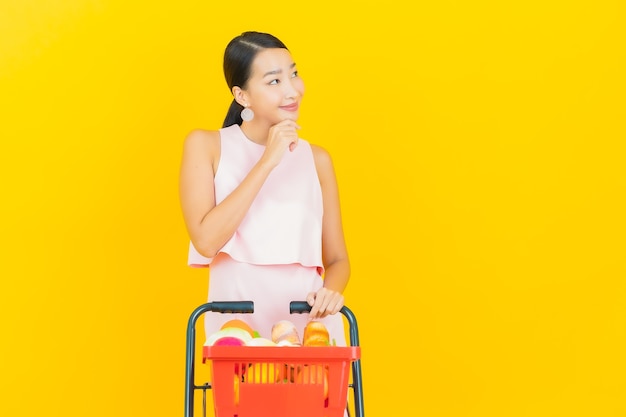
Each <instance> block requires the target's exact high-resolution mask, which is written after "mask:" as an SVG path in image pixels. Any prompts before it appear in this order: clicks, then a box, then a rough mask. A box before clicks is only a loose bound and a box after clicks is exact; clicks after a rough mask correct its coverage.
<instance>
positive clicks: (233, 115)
mask: <svg viewBox="0 0 626 417" xmlns="http://www.w3.org/2000/svg"><path fill="white" fill-rule="evenodd" d="M242 110H243V106H242V105H241V104H239V103H237V100H235V99H233V102H232V103H230V107H229V108H228V113H226V118H225V119H224V124H223V125H222V127H228V126H232V125H234V124H238V125H239V126H241V124H242V123H243V119H242V118H241V111H242Z"/></svg>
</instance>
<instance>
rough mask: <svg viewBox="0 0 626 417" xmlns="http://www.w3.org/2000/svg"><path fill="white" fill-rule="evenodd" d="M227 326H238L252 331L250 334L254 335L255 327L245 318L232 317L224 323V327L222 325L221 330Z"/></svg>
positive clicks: (249, 331)
mask: <svg viewBox="0 0 626 417" xmlns="http://www.w3.org/2000/svg"><path fill="white" fill-rule="evenodd" d="M227 327H236V328H239V329H243V330H245V331H247V332H248V333H250V336H252V337H254V335H255V332H254V329H253V328H252V327H250V325H249V324H248V323H246V322H245V321H243V320H240V319H231V320H228V321H227V322H226V323H224V324H222V327H220V330H222V329H225V328H227Z"/></svg>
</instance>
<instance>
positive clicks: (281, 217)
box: [188, 124, 346, 346]
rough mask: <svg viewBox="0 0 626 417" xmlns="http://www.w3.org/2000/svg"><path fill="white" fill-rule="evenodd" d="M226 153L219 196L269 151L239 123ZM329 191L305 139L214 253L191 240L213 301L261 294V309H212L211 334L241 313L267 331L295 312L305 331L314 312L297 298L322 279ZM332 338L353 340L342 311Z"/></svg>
mask: <svg viewBox="0 0 626 417" xmlns="http://www.w3.org/2000/svg"><path fill="white" fill-rule="evenodd" d="M220 135H221V156H220V162H219V166H218V169H217V172H216V174H215V179H214V182H215V198H216V202H217V203H218V204H219V203H220V202H221V201H222V200H224V198H226V196H228V195H229V194H230V193H231V192H232V191H233V190H234V189H235V188H236V187H237V186H238V185H239V184H240V183H241V181H242V180H243V179H244V178H245V176H246V175H247V174H248V172H249V171H250V170H251V169H252V167H253V166H254V165H255V164H256V162H257V161H258V160H259V159H260V158H261V155H262V154H263V152H264V150H265V146H263V145H259V144H257V143H254V142H252V141H251V140H249V139H248V138H247V137H246V136H245V135H244V134H243V132H242V130H241V128H240V127H239V126H238V125H236V124H235V125H232V126H229V127H226V128H223V129H221V130H220ZM322 215H323V205H322V191H321V187H320V183H319V179H318V177H317V171H316V168H315V162H314V159H313V153H312V151H311V146H310V144H309V143H308V142H307V141H305V140H303V139H300V140H299V142H298V146H297V147H296V149H295V150H294V151H293V152H289V151H287V152H285V154H284V156H283V160H282V161H281V163H280V164H279V165H278V166H277V167H276V168H275V169H274V170H273V171H272V172H271V174H270V175H269V177H268V178H267V180H266V182H265V184H264V185H263V187H262V188H261V190H260V192H259V194H258V195H257V197H256V199H255V201H254V203H253V204H252V206H251V207H250V210H249V212H248V213H247V214H246V217H245V218H244V219H243V221H242V222H241V225H240V226H239V228H238V229H237V231H236V232H235V233H234V235H233V236H232V237H231V238H230V240H229V241H228V242H226V244H225V245H224V246H223V247H222V249H221V250H220V251H219V253H218V254H217V255H216V256H215V257H214V258H206V257H204V256H202V255H200V254H199V253H198V252H197V251H196V249H195V248H194V247H193V244H190V245H189V259H188V263H189V265H190V266H192V267H209V268H210V269H209V271H210V272H209V295H208V300H209V301H247V300H250V301H253V302H254V313H253V314H219V313H206V314H205V316H204V322H205V335H206V336H208V335H210V334H211V333H213V332H215V331H217V330H218V329H219V328H220V326H221V325H222V324H223V323H224V322H226V321H227V320H230V319H232V318H241V319H243V320H245V321H246V322H247V323H249V324H250V325H251V326H252V327H253V328H254V329H255V330H257V331H258V332H259V334H260V335H261V336H263V337H266V338H270V337H271V329H272V325H273V324H274V323H276V322H277V321H279V320H290V321H291V322H293V323H294V324H295V325H296V328H297V329H298V331H299V333H300V337H302V332H303V330H304V326H305V325H306V323H307V321H308V316H307V314H289V302H290V301H304V300H305V299H306V296H307V294H308V293H309V292H311V291H316V290H318V289H319V288H320V287H322V284H323V280H322V274H323V272H324V268H323V264H322ZM323 322H324V323H325V324H326V327H327V328H328V330H329V333H330V337H331V340H333V339H334V340H335V342H336V343H337V345H338V346H345V345H346V341H345V333H344V321H343V315H342V314H341V313H338V314H335V315H333V316H328V317H326V318H325V319H323Z"/></svg>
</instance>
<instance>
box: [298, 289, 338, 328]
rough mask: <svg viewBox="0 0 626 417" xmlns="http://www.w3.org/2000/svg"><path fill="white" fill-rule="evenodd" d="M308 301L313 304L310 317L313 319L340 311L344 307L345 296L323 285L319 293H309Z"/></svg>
mask: <svg viewBox="0 0 626 417" xmlns="http://www.w3.org/2000/svg"><path fill="white" fill-rule="evenodd" d="M306 301H307V303H308V304H309V305H310V306H311V312H310V313H309V319H310V320H313V319H318V318H324V317H326V316H328V315H329V314H336V313H338V312H339V311H340V310H341V308H342V307H343V303H344V297H343V295H342V294H341V293H338V292H337V291H332V290H329V289H327V288H323V287H322V288H320V289H319V291H317V293H309V295H308V296H307V299H306Z"/></svg>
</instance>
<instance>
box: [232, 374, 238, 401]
mask: <svg viewBox="0 0 626 417" xmlns="http://www.w3.org/2000/svg"><path fill="white" fill-rule="evenodd" d="M233 377H234V379H233V381H234V387H233V389H234V393H235V405H239V375H233Z"/></svg>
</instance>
